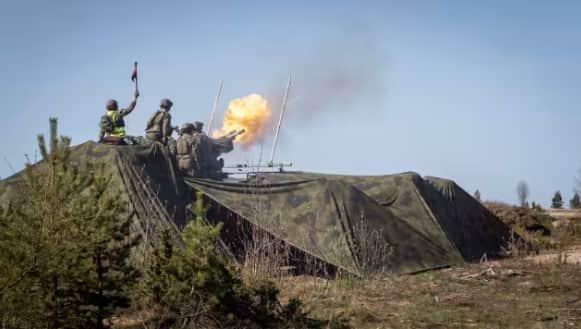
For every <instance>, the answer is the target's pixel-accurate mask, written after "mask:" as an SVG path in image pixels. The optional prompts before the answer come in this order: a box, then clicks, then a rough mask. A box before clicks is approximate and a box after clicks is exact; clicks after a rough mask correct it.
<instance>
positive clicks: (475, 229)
mask: <svg viewBox="0 0 581 329" xmlns="http://www.w3.org/2000/svg"><path fill="white" fill-rule="evenodd" d="M315 178H326V179H330V180H338V181H342V182H345V183H347V184H350V185H352V186H354V187H355V188H357V189H358V190H360V191H361V192H363V193H365V194H366V195H368V196H369V197H371V198H372V199H373V200H374V201H375V202H377V203H378V204H380V205H381V206H383V207H385V208H388V209H389V210H391V212H392V213H393V214H394V215H395V216H397V217H398V218H400V219H401V220H404V221H406V222H407V223H408V224H410V225H411V226H412V227H413V228H415V229H416V230H418V231H419V232H421V233H422V234H424V235H426V236H428V237H429V238H430V239H431V240H432V241H434V242H437V243H439V244H443V243H445V242H444V240H447V241H449V242H450V243H452V244H453V245H454V246H455V248H456V249H457V250H458V251H459V252H460V253H461V255H462V257H463V258H464V259H465V260H474V259H479V258H481V257H482V256H483V255H484V254H486V255H487V256H495V255H498V254H500V253H501V252H502V247H504V246H505V245H506V242H507V241H508V240H509V239H510V235H511V232H510V228H509V227H508V226H506V225H505V224H504V223H503V222H502V221H500V220H499V219H498V218H497V217H496V216H495V215H494V214H492V213H491V212H490V211H489V210H488V209H486V208H485V207H484V206H483V205H482V204H480V202H478V201H477V200H476V199H474V198H473V197H472V196H471V195H470V194H469V193H467V192H466V191H464V190H463V189H462V188H461V187H460V186H458V185H457V184H456V183H455V182H454V181H451V180H448V179H443V178H438V177H429V176H428V177H425V178H422V177H421V176H420V175H418V174H417V173H413V172H408V173H402V174H395V175H382V176H348V175H327V174H319V173H282V174H279V173H276V174H261V175H260V176H258V178H256V179H259V180H261V181H266V182H284V181H293V180H304V179H315Z"/></svg>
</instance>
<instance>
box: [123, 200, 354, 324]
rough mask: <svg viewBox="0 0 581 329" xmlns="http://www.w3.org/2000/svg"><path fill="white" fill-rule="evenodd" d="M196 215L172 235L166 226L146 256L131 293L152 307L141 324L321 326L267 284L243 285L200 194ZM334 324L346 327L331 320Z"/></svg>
mask: <svg viewBox="0 0 581 329" xmlns="http://www.w3.org/2000/svg"><path fill="white" fill-rule="evenodd" d="M197 200H198V201H197V202H196V206H195V211H194V212H195V217H196V218H195V219H193V220H192V221H190V222H189V223H188V224H187V225H186V227H185V228H184V229H183V231H182V232H181V235H180V237H179V238H176V235H175V234H174V232H175V231H173V229H171V228H169V227H168V228H166V229H164V230H163V231H162V232H161V234H160V235H159V237H158V239H157V240H156V241H155V242H154V244H153V246H152V248H150V251H149V253H148V255H147V257H146V262H145V267H144V280H142V284H141V285H140V287H139V289H137V291H136V294H135V301H136V303H135V304H136V305H139V308H141V309H150V310H155V316H154V317H152V318H151V319H150V320H149V321H148V323H146V324H145V325H146V326H148V327H152V328H170V327H174V326H179V327H182V328H187V327H192V328H195V327H199V326H206V327H221V328H223V327H230V328H242V327H246V326H247V325H248V324H252V325H253V327H256V326H258V327H263V328H320V327H322V326H323V325H327V323H326V322H324V321H316V320H312V319H309V318H307V316H306V314H305V313H304V312H303V311H302V308H303V307H302V303H301V302H300V301H299V300H297V299H292V300H291V301H290V302H289V303H288V304H287V305H281V304H280V303H279V301H278V294H279V291H278V289H277V288H276V287H275V286H274V284H272V283H271V282H266V281H265V282H259V283H256V284H255V285H253V286H249V285H246V284H244V283H243V282H242V280H241V279H240V274H239V273H238V272H237V271H236V269H235V268H234V266H232V265H231V263H230V262H229V261H228V259H226V258H224V256H222V255H221V254H220V253H219V252H217V250H216V247H215V246H216V242H217V239H218V236H219V232H220V229H221V226H220V225H218V226H212V225H210V224H208V223H207V222H206V221H205V220H204V212H205V208H204V206H203V203H202V201H201V200H202V195H201V194H200V193H198V195H197ZM334 325H335V327H337V328H339V327H345V326H343V325H342V324H334Z"/></svg>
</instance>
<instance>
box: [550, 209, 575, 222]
mask: <svg viewBox="0 0 581 329" xmlns="http://www.w3.org/2000/svg"><path fill="white" fill-rule="evenodd" d="M547 213H548V214H549V215H550V216H552V217H555V218H557V219H567V220H580V221H581V209H547Z"/></svg>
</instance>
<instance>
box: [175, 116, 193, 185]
mask: <svg viewBox="0 0 581 329" xmlns="http://www.w3.org/2000/svg"><path fill="white" fill-rule="evenodd" d="M194 131H195V127H194V125H193V124H191V123H185V124H183V125H182V126H181V127H180V137H178V140H177V145H176V156H177V160H178V168H179V169H180V171H181V172H182V173H184V174H186V175H190V176H194V171H195V157H194V150H193V148H194V142H195V138H194V135H193V134H194Z"/></svg>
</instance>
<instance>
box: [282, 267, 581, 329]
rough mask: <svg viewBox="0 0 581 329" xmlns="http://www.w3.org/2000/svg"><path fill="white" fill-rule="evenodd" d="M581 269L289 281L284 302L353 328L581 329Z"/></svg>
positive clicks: (477, 269) (513, 269)
mask: <svg viewBox="0 0 581 329" xmlns="http://www.w3.org/2000/svg"><path fill="white" fill-rule="evenodd" d="M580 271H581V266H578V265H571V264H564V263H562V262H557V261H555V262H549V263H543V264H536V263H534V262H530V261H525V260H522V259H519V260H514V259H513V260H506V261H502V262H491V263H485V264H474V265H468V266H465V267H458V268H453V269H446V270H441V271H434V272H428V273H423V274H419V275H415V276H399V277H381V278H375V279H369V280H363V281H359V280H355V279H340V280H335V281H327V280H324V279H314V278H312V277H294V278H287V279H286V280H284V281H283V282H282V283H281V289H282V291H283V295H282V296H283V298H285V297H286V298H288V297H291V296H300V297H301V298H302V299H303V301H304V302H305V304H306V305H307V307H308V309H309V310H310V311H311V314H312V315H314V316H317V317H320V318H338V317H340V318H347V319H349V320H350V322H351V325H352V326H353V327H354V328H361V329H365V328H374V329H375V328H581V280H579V277H578V273H579V272H580Z"/></svg>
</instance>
